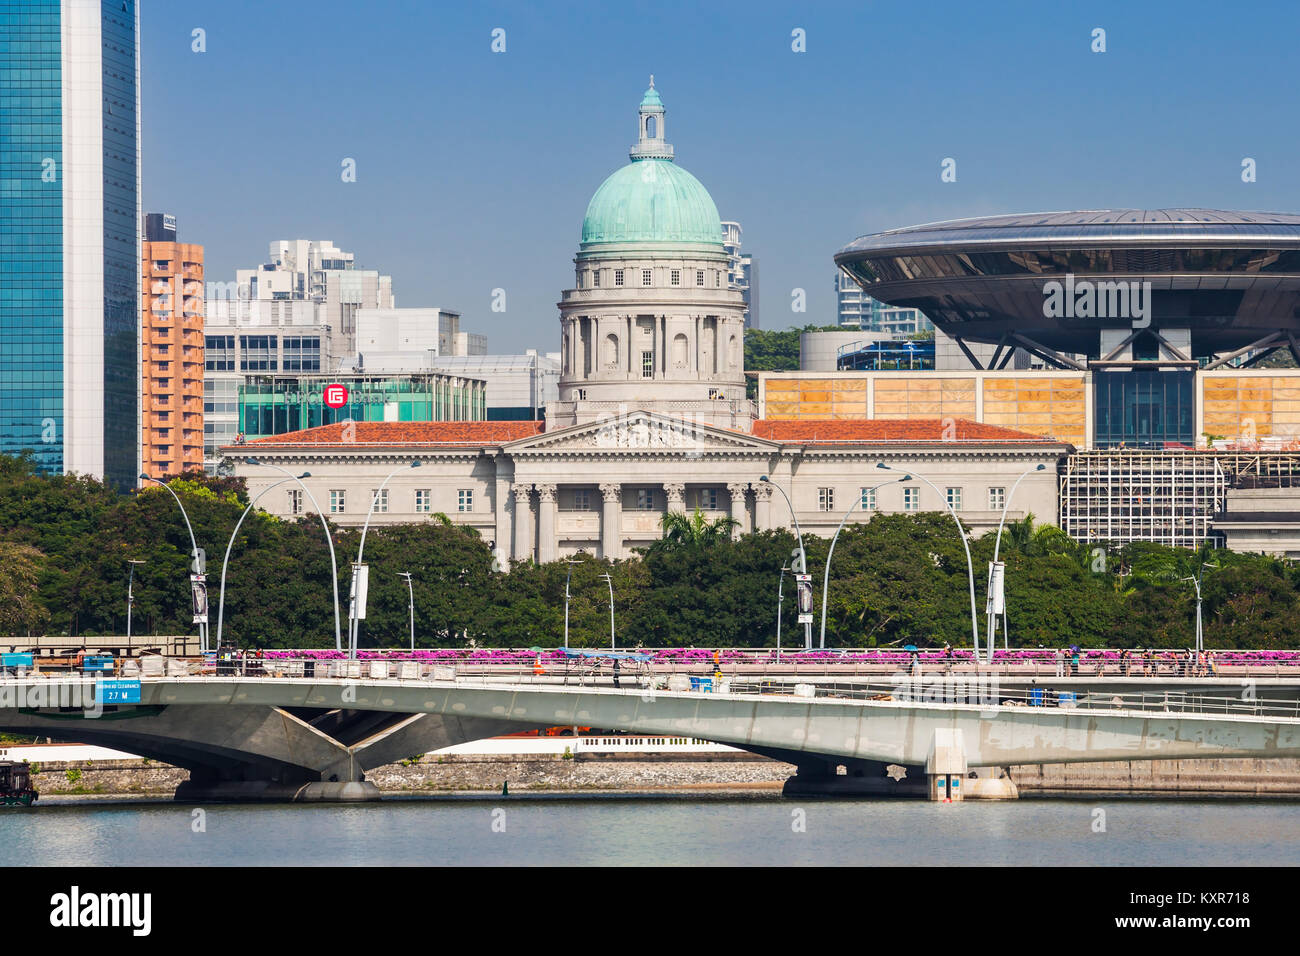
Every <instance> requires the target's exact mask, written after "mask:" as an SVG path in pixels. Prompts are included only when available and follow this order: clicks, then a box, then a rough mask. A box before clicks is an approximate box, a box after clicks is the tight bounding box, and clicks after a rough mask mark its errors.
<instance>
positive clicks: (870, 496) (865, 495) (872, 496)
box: [860, 488, 876, 511]
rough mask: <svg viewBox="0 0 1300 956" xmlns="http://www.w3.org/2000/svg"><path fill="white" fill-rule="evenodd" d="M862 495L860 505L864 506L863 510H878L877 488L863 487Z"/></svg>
mask: <svg viewBox="0 0 1300 956" xmlns="http://www.w3.org/2000/svg"><path fill="white" fill-rule="evenodd" d="M861 495H862V497H861V502H862V503H861V506H860V507H861V508H862V510H863V511H875V510H876V489H875V488H863V489H862V492H861Z"/></svg>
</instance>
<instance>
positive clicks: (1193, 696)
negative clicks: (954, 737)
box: [726, 675, 1300, 720]
mask: <svg viewBox="0 0 1300 956" xmlns="http://www.w3.org/2000/svg"><path fill="white" fill-rule="evenodd" d="M1225 690H1236V691H1238V692H1237V693H1224V691H1225ZM726 692H728V693H731V694H741V695H749V694H755V695H760V696H761V695H778V696H794V697H804V698H813V699H822V700H827V699H831V700H834V699H839V700H869V701H882V702H899V703H935V704H944V703H949V704H952V703H957V704H966V705H973V706H979V707H981V708H993V707H998V708H1003V707H1011V708H1016V707H1052V708H1058V709H1062V710H1088V711H1098V710H1108V711H1138V712H1148V713H1167V714H1198V715H1202V714H1203V715H1207V716H1209V715H1224V716H1252V717H1282V718H1293V719H1297V720H1300V696H1297V697H1293V698H1286V697H1277V696H1274V697H1260V696H1258V694H1256V693H1255V689H1254V688H1253V687H1250V686H1247V687H1243V688H1239V689H1238V688H1231V687H1223V685H1219V687H1218V692H1217V693H1216V692H1215V689H1213V688H1208V687H1207V688H1205V689H1195V688H1189V689H1167V690H1159V691H1134V692H1124V693H1113V692H1112V691H1109V690H1096V691H1091V690H1087V689H1084V688H1080V687H1079V685H1071V687H1070V688H1069V689H1062V690H1058V689H1056V688H1052V687H1024V686H1019V685H1018V686H1015V687H1001V686H998V684H997V682H996V680H989V679H972V678H963V677H961V676H939V675H932V676H928V677H927V676H924V675H922V676H910V675H908V676H903V675H899V676H898V677H897V678H895V679H894V680H891V681H889V682H879V683H874V682H873V683H868V684H865V685H864V684H861V683H836V682H829V683H828V682H819V683H817V684H799V683H795V682H791V681H774V680H762V681H751V680H732V681H729V682H727V685H726Z"/></svg>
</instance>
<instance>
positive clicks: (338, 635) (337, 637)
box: [244, 458, 343, 651]
mask: <svg viewBox="0 0 1300 956" xmlns="http://www.w3.org/2000/svg"><path fill="white" fill-rule="evenodd" d="M244 462H245V463H246V464H249V465H265V466H266V467H267V468H274V469H275V470H276V471H278V472H280V474H282V475H286V476H288V478H289V479H290V480H292V481H296V482H298V486H299V487H300V488H302V490H303V492H304V493H305V494H306V495H307V500H308V501H310V502H311V504H312V507H313V508H315V509H316V514H317V515H319V516H320V526H321V527H322V528H324V529H325V543H326V544H328V545H329V547H330V571H331V574H330V578H331V580H332V581H333V584H334V650H336V651H341V650H343V624H342V615H341V614H340V613H339V565H338V560H337V559H336V558H335V556H334V536H333V535H332V534H330V526H329V522H327V521H326V520H325V513H324V512H323V511H321V510H320V505H319V504H317V502H316V496H315V495H313V494H312V493H311V489H310V488H308V487H307V486H306V485H304V484H303V483H302V479H303V478H310V477H311V473H310V472H307V473H305V474H304V475H301V476H299V475H295V474H294V473H293V472H291V471H290V470H289V469H288V468H281V467H280V466H279V465H273V464H271V463H270V462H269V461H259V460H258V459H256V458H245V459H244ZM258 497H259V498H260V497H261V495H258Z"/></svg>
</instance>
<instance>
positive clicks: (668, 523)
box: [652, 508, 740, 548]
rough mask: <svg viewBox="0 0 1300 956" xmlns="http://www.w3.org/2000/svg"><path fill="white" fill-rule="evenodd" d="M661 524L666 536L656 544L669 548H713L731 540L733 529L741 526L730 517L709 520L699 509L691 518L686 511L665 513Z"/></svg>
mask: <svg viewBox="0 0 1300 956" xmlns="http://www.w3.org/2000/svg"><path fill="white" fill-rule="evenodd" d="M659 523H660V525H661V526H662V527H663V531H664V536H663V538H662V539H660V541H657V542H655V544H656V545H659V544H662V545H663V546H665V547H668V548H683V547H685V548H707V547H711V546H712V545H714V544H717V543H718V542H719V541H726V540H727V539H729V538H730V537H731V529H732V528H735V527H736V526H737V525H739V524H740V522H739V521H737V520H736V519H735V518H732V517H729V516H724V517H721V518H714V519H713V520H709V519H708V518H706V517H705V516H704V512H702V511H701V510H700V509H699V508H696V509H695V513H694V514H692V515H691V516H690V517H687V515H686V512H684V511H668V512H665V513H664V515H663V517H662V518H661V519H660V521H659ZM653 546H654V545H652V547H653Z"/></svg>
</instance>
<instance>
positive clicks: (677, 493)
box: [664, 481, 686, 511]
mask: <svg viewBox="0 0 1300 956" xmlns="http://www.w3.org/2000/svg"><path fill="white" fill-rule="evenodd" d="M664 498H665V499H667V501H668V507H667V510H668V511H685V510H686V486H685V485H683V484H680V483H678V482H668V481H666V482H664Z"/></svg>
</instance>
